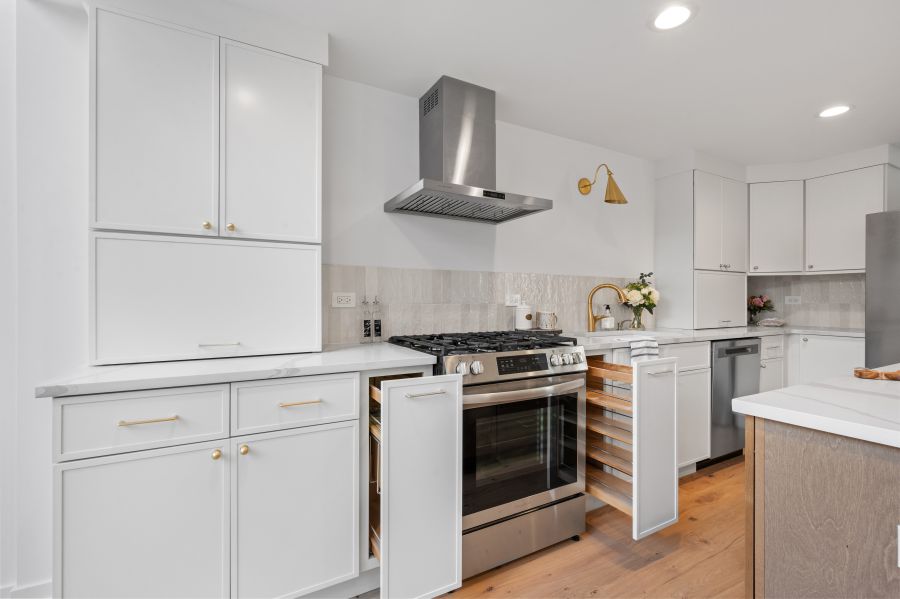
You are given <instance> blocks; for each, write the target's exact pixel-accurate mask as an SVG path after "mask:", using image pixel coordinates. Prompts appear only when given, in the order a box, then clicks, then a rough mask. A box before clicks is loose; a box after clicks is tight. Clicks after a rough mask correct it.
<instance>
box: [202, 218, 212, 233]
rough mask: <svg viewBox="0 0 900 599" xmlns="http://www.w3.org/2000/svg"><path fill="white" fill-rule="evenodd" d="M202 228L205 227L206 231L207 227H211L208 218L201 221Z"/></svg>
mask: <svg viewBox="0 0 900 599" xmlns="http://www.w3.org/2000/svg"><path fill="white" fill-rule="evenodd" d="M203 228H204V229H206V230H207V231H208V230H209V229H212V223H211V222H209V221H208V220H205V221H203Z"/></svg>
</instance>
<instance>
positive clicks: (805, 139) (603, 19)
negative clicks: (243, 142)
mask: <svg viewBox="0 0 900 599" xmlns="http://www.w3.org/2000/svg"><path fill="white" fill-rule="evenodd" d="M231 1H232V2H233V3H235V4H243V5H245V6H248V7H253V8H255V9H257V10H262V11H264V12H268V13H272V14H276V15H280V16H285V17H289V18H292V19H296V20H297V21H298V22H300V23H302V24H303V26H304V27H306V28H309V29H315V30H322V31H327V32H328V33H329V34H330V35H331V64H330V65H329V67H328V70H327V72H328V74H331V75H334V76H337V77H342V78H346V79H351V80H354V81H360V82H363V83H367V84H370V85H374V86H377V87H380V88H384V89H388V90H392V91H395V92H399V93H402V94H406V95H410V96H415V97H418V96H419V95H421V94H422V93H423V92H424V91H425V90H426V89H427V88H428V87H429V86H430V85H431V84H432V83H433V82H434V81H435V80H436V79H437V78H438V77H439V76H440V75H442V74H446V75H451V76H453V77H458V78H460V79H464V80H467V81H471V82H472V83H477V84H479V85H483V86H485V87H490V88H492V89H494V90H496V91H497V118H498V119H499V120H502V121H506V122H510V123H515V124H518V125H522V126H525V127H530V128H533V129H539V130H543V131H547V132H550V133H554V134H557V135H561V136H564V137H569V138H573V139H578V140H582V141H586V142H589V143H593V144H597V145H601V146H605V147H608V148H612V149H615V150H620V151H624V152H629V153H632V154H636V155H639V156H645V157H648V158H662V157H666V156H670V155H672V154H675V153H677V152H681V151H683V150H686V149H693V150H698V151H702V152H706V153H709V154H712V155H714V156H718V157H721V158H725V159H729V160H733V161H735V162H739V163H741V164H762V163H778V162H793V161H804V160H812V159H816V158H821V157H824V156H830V155H834V154H839V153H842V152H847V151H852V150H857V149H861V148H866V147H871V146H875V145H879V144H883V143H891V142H897V141H900V113H898V110H900V69H898V64H897V60H898V58H900V33H898V28H897V24H898V23H900V2H898V1H897V0H789V1H785V0H686V1H685V2H684V3H685V4H688V5H689V6H692V7H693V8H694V10H695V16H694V17H693V18H692V19H691V20H690V21H689V22H688V23H687V24H686V25H685V26H683V27H681V28H678V29H674V30H671V31H666V32H660V31H655V30H653V29H651V27H650V22H651V21H652V19H653V18H654V17H655V15H656V13H657V12H658V11H659V9H660V8H661V7H663V6H665V5H666V4H667V3H666V2H665V0H558V1H554V2H547V1H546V0H443V1H441V2H438V1H434V0H431V1H423V0H376V1H373V0H327V1H312V0H231ZM834 103H849V104H852V105H853V106H854V107H855V109H854V110H853V111H851V112H850V113H848V114H846V115H844V116H842V117H837V118H835V119H832V120H823V119H819V118H817V117H816V115H817V114H818V112H819V111H820V110H821V109H822V108H824V107H826V106H828V105H830V104H834Z"/></svg>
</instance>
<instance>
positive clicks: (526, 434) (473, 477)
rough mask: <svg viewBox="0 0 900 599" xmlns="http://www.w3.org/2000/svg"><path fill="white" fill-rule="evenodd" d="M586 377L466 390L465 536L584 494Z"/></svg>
mask: <svg viewBox="0 0 900 599" xmlns="http://www.w3.org/2000/svg"><path fill="white" fill-rule="evenodd" d="M585 396H586V391H585V377H584V374H571V375H563V376H552V377H540V378H534V379H526V380H520V381H510V382H504V383H495V384H488V385H472V386H469V387H464V388H463V530H469V529H472V528H475V527H480V526H483V525H485V524H489V523H491V522H494V521H496V520H502V519H504V518H507V517H509V516H513V515H516V514H519V513H522V512H526V511H528V510H532V509H535V508H538V507H540V506H543V505H546V504H548V503H552V502H554V501H557V500H560V499H565V498H567V497H570V496H572V495H576V494H578V493H581V492H583V491H584V446H585V445H584V444H585V409H586V403H585Z"/></svg>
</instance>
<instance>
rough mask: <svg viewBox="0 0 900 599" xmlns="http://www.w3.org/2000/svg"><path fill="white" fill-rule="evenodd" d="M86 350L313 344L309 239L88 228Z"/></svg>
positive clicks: (127, 352) (316, 312)
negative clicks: (232, 237)
mask: <svg viewBox="0 0 900 599" xmlns="http://www.w3.org/2000/svg"><path fill="white" fill-rule="evenodd" d="M92 259H93V264H92V266H93V278H94V283H93V285H92V288H93V298H92V299H93V306H92V307H93V310H92V314H93V329H92V333H93V346H92V353H93V356H92V357H93V360H94V363H96V364H113V363H130V362H148V361H159V360H180V359H195V358H213V357H223V356H245V355H260V354H276V353H293V352H310V351H320V350H321V347H322V341H321V315H320V309H321V308H320V305H321V292H320V284H321V274H320V270H321V268H320V265H321V253H320V249H319V247H318V246H311V245H301V244H284V243H282V244H277V243H260V242H250V241H237V240H220V239H202V238H190V237H165V236H144V235H126V234H118V233H95V234H94V236H93V257H92Z"/></svg>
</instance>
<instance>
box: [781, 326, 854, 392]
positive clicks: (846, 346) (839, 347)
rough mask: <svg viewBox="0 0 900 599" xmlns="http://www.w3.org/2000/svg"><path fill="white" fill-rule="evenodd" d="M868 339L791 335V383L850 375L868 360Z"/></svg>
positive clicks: (789, 340)
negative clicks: (866, 358)
mask: <svg viewBox="0 0 900 599" xmlns="http://www.w3.org/2000/svg"><path fill="white" fill-rule="evenodd" d="M865 353H866V340H865V339H863V338H860V337H834V336H830V335H790V336H789V337H788V384H789V385H804V384H807V383H818V382H821V381H824V380H827V379H831V378H835V377H841V376H849V375H851V374H852V372H853V369H854V368H856V367H858V366H862V365H863V364H864V362H865Z"/></svg>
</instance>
